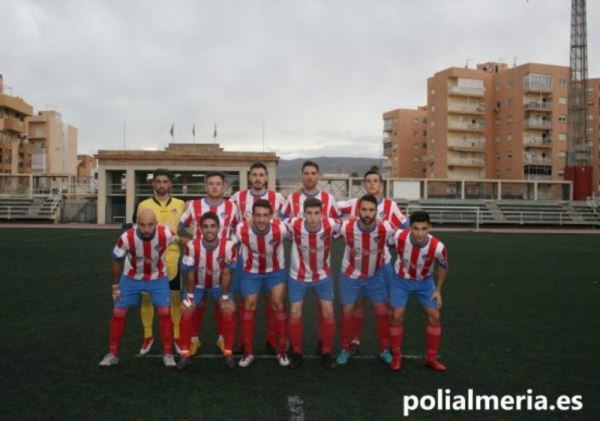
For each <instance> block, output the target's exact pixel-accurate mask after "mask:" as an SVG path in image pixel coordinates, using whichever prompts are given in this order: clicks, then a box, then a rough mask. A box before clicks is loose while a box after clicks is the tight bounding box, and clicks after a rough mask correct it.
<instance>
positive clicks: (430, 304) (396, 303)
mask: <svg viewBox="0 0 600 421" xmlns="http://www.w3.org/2000/svg"><path fill="white" fill-rule="evenodd" d="M390 291H391V292H390V304H391V306H392V308H406V302H407V301H408V296H409V295H410V294H411V293H414V294H415V295H416V296H417V300H419V303H420V304H421V306H422V307H423V308H433V309H436V308H437V300H435V299H434V300H432V299H431V296H432V295H433V293H434V292H435V285H434V283H433V278H432V277H431V276H430V277H429V278H426V279H423V280H421V281H413V280H410V279H405V278H401V277H399V276H398V275H394V279H393V280H392V285H391V288H390Z"/></svg>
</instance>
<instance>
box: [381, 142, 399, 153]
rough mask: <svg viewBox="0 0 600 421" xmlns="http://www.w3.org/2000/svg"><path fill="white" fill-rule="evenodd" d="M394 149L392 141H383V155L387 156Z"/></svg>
mask: <svg viewBox="0 0 600 421" xmlns="http://www.w3.org/2000/svg"><path fill="white" fill-rule="evenodd" d="M395 150H396V145H394V144H393V143H392V142H383V154H384V155H385V156H389V155H390V154H391V153H392V152H394V151H395Z"/></svg>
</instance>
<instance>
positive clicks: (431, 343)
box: [426, 325, 442, 361]
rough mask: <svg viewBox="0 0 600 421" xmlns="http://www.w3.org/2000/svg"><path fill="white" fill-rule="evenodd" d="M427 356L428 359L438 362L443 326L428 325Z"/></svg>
mask: <svg viewBox="0 0 600 421" xmlns="http://www.w3.org/2000/svg"><path fill="white" fill-rule="evenodd" d="M426 332H427V356H426V359H427V360H428V361H429V360H437V355H438V351H439V350H440V342H441V340H442V326H440V325H438V326H432V325H427V330H426Z"/></svg>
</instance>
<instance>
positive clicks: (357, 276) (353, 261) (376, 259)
mask: <svg viewBox="0 0 600 421" xmlns="http://www.w3.org/2000/svg"><path fill="white" fill-rule="evenodd" d="M393 233H394V228H393V227H392V226H391V225H390V223H389V222H387V221H382V220H381V219H379V218H377V198H376V197H375V196H373V195H370V194H366V195H364V196H362V197H361V198H360V210H359V218H358V219H356V218H352V219H349V220H346V221H344V223H343V224H342V228H341V234H342V236H343V237H344V239H345V241H346V247H345V249H344V256H343V258H342V268H341V272H340V295H341V302H342V351H341V352H340V354H339V355H338V357H337V360H336V361H337V363H338V364H346V363H347V362H348V359H349V358H350V355H351V354H350V336H351V334H352V313H353V311H354V305H355V303H356V301H357V300H358V298H359V297H360V296H362V295H366V296H367V298H368V300H369V301H370V302H371V303H373V306H374V308H375V316H376V328H377V336H378V337H379V348H380V353H379V357H380V358H381V359H382V360H383V361H384V362H385V363H387V364H389V363H390V362H391V361H392V355H391V354H390V351H389V349H388V348H389V332H388V330H389V308H388V305H387V303H386V301H387V294H386V289H385V280H384V278H383V271H384V269H383V266H384V265H385V247H386V242H387V240H388V238H390V237H391V236H392V235H393Z"/></svg>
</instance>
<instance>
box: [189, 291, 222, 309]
mask: <svg viewBox="0 0 600 421" xmlns="http://www.w3.org/2000/svg"><path fill="white" fill-rule="evenodd" d="M207 295H212V297H213V299H214V300H215V301H219V299H220V298H221V295H223V291H222V290H221V287H214V288H195V289H194V304H195V305H196V307H198V306H199V305H200V303H202V301H205V298H206V296H207Z"/></svg>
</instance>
